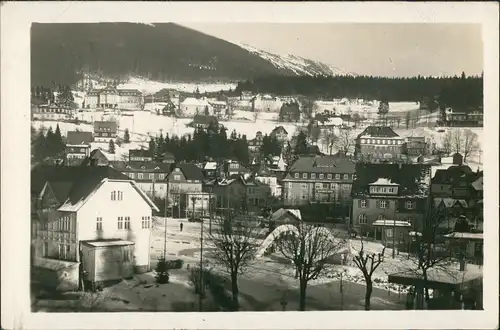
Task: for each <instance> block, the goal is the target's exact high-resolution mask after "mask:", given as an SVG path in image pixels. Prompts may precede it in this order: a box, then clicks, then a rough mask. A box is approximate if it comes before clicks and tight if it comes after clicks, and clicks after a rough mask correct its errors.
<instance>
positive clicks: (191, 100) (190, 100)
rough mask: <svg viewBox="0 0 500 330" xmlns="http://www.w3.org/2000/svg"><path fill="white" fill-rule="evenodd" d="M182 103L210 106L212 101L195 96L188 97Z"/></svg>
mask: <svg viewBox="0 0 500 330" xmlns="http://www.w3.org/2000/svg"><path fill="white" fill-rule="evenodd" d="M182 105H193V106H206V105H207V106H210V103H209V102H208V101H207V100H200V99H196V98H194V97H188V98H186V99H185V100H184V101H182Z"/></svg>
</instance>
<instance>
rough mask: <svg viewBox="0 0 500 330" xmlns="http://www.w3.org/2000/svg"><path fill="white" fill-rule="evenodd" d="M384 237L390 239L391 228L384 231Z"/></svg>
mask: <svg viewBox="0 0 500 330" xmlns="http://www.w3.org/2000/svg"><path fill="white" fill-rule="evenodd" d="M385 236H387V237H392V228H389V229H386V230H385Z"/></svg>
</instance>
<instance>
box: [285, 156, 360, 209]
mask: <svg viewBox="0 0 500 330" xmlns="http://www.w3.org/2000/svg"><path fill="white" fill-rule="evenodd" d="M354 178H355V164H354V162H353V161H351V160H350V159H348V158H346V157H341V156H302V157H300V158H298V159H297V160H296V161H295V162H294V163H293V164H292V165H291V166H290V168H289V169H288V171H287V174H286V176H285V177H284V179H283V180H282V181H283V202H284V204H285V205H301V204H307V203H309V202H329V203H337V202H346V201H350V196H351V188H352V183H353V181H354Z"/></svg>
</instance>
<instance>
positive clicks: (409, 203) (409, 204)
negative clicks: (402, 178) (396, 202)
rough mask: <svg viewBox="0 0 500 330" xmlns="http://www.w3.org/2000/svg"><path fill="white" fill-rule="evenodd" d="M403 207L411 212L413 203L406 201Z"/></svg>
mask: <svg viewBox="0 0 500 330" xmlns="http://www.w3.org/2000/svg"><path fill="white" fill-rule="evenodd" d="M405 207H406V209H408V210H412V209H413V207H414V205H413V201H406V203H405Z"/></svg>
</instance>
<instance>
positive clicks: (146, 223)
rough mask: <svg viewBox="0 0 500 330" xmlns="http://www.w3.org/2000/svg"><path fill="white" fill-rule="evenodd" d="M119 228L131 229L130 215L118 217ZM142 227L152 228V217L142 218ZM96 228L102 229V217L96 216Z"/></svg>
mask: <svg viewBox="0 0 500 330" xmlns="http://www.w3.org/2000/svg"><path fill="white" fill-rule="evenodd" d="M117 227H118V229H130V217H118V219H117ZM141 228H142V229H149V228H151V217H150V216H145V217H142V218H141ZM96 230H97V231H102V217H97V218H96Z"/></svg>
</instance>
